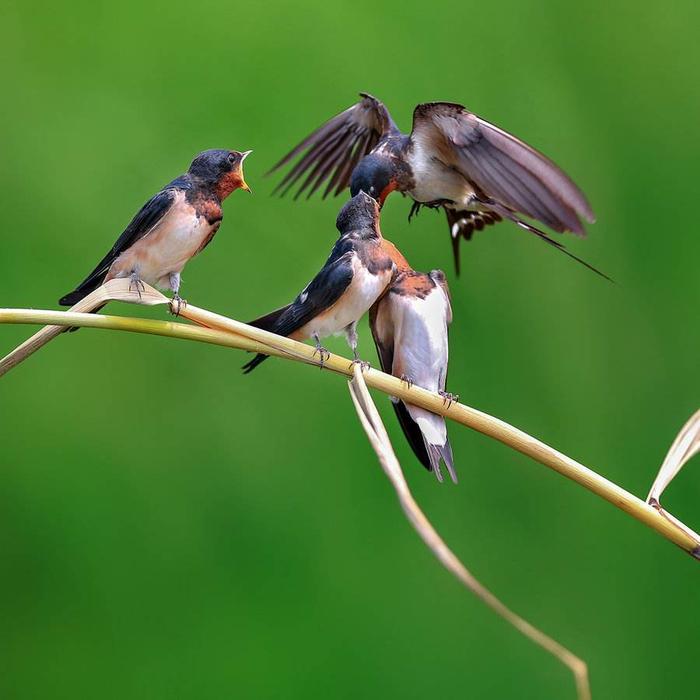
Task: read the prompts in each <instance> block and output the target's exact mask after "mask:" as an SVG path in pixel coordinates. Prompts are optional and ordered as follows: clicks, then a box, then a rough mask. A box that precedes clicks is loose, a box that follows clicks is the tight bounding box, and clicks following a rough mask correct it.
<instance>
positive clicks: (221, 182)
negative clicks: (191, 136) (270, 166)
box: [187, 148, 251, 199]
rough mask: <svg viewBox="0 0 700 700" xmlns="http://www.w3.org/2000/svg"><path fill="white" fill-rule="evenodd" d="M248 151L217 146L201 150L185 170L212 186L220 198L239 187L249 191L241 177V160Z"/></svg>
mask: <svg viewBox="0 0 700 700" xmlns="http://www.w3.org/2000/svg"><path fill="white" fill-rule="evenodd" d="M250 153H251V151H243V152H241V151H228V150H225V149H218V148H213V149H211V150H209V151H203V152H202V153H200V154H199V155H198V156H197V157H196V158H195V159H194V160H193V161H192V164H191V165H190V167H189V170H188V171H187V172H188V173H189V174H190V175H192V176H193V177H195V178H197V179H198V180H199V181H200V182H202V183H204V184H206V185H208V186H210V187H212V188H213V189H214V190H215V192H216V194H217V195H218V196H219V198H220V199H224V197H227V196H228V195H229V194H231V192H233V191H234V190H237V189H239V188H240V189H243V190H246V192H250V187H248V185H247V183H246V181H245V178H244V177H243V161H244V160H245V159H246V157H247V156H248V154H250Z"/></svg>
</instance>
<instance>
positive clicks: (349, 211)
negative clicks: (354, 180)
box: [335, 192, 379, 236]
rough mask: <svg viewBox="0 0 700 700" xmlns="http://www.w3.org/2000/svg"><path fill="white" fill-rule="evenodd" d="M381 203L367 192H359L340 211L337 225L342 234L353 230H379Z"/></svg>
mask: <svg viewBox="0 0 700 700" xmlns="http://www.w3.org/2000/svg"><path fill="white" fill-rule="evenodd" d="M378 221H379V204H378V202H377V201H376V200H375V199H374V198H372V197H370V196H369V195H368V194H366V193H365V192H359V193H358V194H356V195H355V196H354V197H353V198H352V199H351V200H350V201H349V202H346V203H345V205H344V206H343V208H342V209H341V210H340V212H339V213H338V218H337V219H336V221H335V226H336V228H337V229H338V231H339V233H340V235H341V236H342V235H344V234H346V233H350V232H352V231H363V230H371V231H375V232H376V231H377V230H378Z"/></svg>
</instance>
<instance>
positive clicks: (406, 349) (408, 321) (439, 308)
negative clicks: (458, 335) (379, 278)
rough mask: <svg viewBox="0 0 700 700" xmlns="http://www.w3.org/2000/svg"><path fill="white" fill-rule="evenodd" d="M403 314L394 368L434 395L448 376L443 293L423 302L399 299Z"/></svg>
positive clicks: (438, 292) (395, 340)
mask: <svg viewBox="0 0 700 700" xmlns="http://www.w3.org/2000/svg"><path fill="white" fill-rule="evenodd" d="M395 303H397V304H401V305H403V309H402V313H399V314H396V316H397V320H398V324H397V327H396V329H395V336H394V364H395V365H396V368H395V369H398V370H400V372H399V373H400V374H405V375H406V376H407V377H410V378H411V379H412V380H413V382H414V383H415V384H417V385H418V386H421V387H423V388H424V389H428V390H429V391H437V390H439V389H441V388H442V384H443V383H444V378H445V376H446V374H447V362H448V345H447V317H446V304H445V297H444V293H443V292H442V290H441V289H434V290H433V291H432V292H431V293H430V294H429V295H428V296H427V297H426V298H425V299H418V298H415V297H413V298H398V299H397V300H396V302H395Z"/></svg>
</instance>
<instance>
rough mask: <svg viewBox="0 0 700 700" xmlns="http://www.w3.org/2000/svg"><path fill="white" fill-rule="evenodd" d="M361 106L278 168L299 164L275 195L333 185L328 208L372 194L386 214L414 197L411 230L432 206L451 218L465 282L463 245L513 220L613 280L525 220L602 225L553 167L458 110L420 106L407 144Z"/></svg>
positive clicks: (556, 226) (368, 99) (374, 110)
mask: <svg viewBox="0 0 700 700" xmlns="http://www.w3.org/2000/svg"><path fill="white" fill-rule="evenodd" d="M360 96H361V97H362V99H361V100H360V101H359V102H358V103H357V104H355V105H353V106H352V107H349V108H348V109H346V110H345V111H344V112H341V113H340V114H338V115H337V116H335V117H333V118H332V119H330V120H329V121H328V122H326V123H325V124H323V125H322V126H321V127H319V128H318V129H316V131H314V132H313V133H311V134H310V135H309V136H307V137H306V138H305V139H304V140H303V141H302V142H301V143H299V144H298V145H297V146H295V147H294V148H293V149H292V150H291V151H290V152H289V153H288V154H287V155H286V156H284V158H282V160H280V161H279V162H278V163H277V164H276V165H275V166H273V168H272V170H271V171H270V172H273V171H275V170H277V169H278V168H281V167H282V166H284V165H285V164H287V163H288V162H290V161H291V160H293V159H295V158H296V159H297V161H296V163H295V164H294V165H293V167H292V168H291V169H290V170H289V172H287V174H286V175H285V177H284V178H283V179H282V181H281V182H280V184H279V185H278V187H277V188H276V190H275V191H278V190H281V191H282V194H285V193H286V192H287V191H288V190H289V189H290V188H291V187H292V186H294V184H295V183H296V182H297V181H299V180H300V178H302V176H305V178H304V180H303V181H302V183H301V186H300V187H299V189H298V191H297V193H296V195H295V199H296V198H297V197H299V196H300V195H301V194H303V193H304V192H307V190H308V192H307V198H308V197H310V196H311V195H312V194H313V193H314V192H315V191H316V190H317V189H318V188H319V187H320V186H321V185H322V184H323V183H324V182H327V184H326V188H325V190H324V193H323V196H324V198H325V197H326V196H328V194H330V193H331V192H334V194H335V195H338V194H339V193H340V192H342V191H343V190H344V189H345V188H346V187H348V185H349V186H350V192H351V194H352V195H355V194H357V192H359V191H360V190H364V191H365V192H367V193H368V194H370V195H372V196H373V197H374V198H375V199H377V200H378V201H379V204H380V206H382V205H383V204H384V201H385V199H386V198H387V197H388V196H389V194H390V193H391V192H393V191H398V192H401V193H402V194H405V195H408V196H409V197H410V198H411V199H412V200H413V206H412V207H411V212H410V214H409V220H410V219H411V216H412V215H413V214H416V213H418V211H419V210H420V208H421V207H423V206H425V207H429V208H442V209H443V210H444V211H445V214H446V215H447V224H448V226H449V231H450V239H451V241H452V250H453V254H454V261H455V268H456V270H457V274H459V268H460V259H459V245H460V240H461V239H462V238H464V239H465V240H469V239H470V238H471V237H472V234H473V233H474V231H476V230H479V231H480V230H481V229H483V228H484V227H485V226H489V225H491V224H494V223H496V222H498V221H501V220H502V219H509V220H510V221H513V222H514V223H516V224H517V225H518V226H520V227H522V228H524V229H526V230H527V231H530V232H531V233H534V234H535V235H537V236H538V237H539V238H541V239H542V240H544V241H546V242H547V243H549V244H550V245H552V246H554V247H556V248H558V249H559V250H561V251H562V252H563V253H565V254H566V255H569V256H570V257H572V258H574V259H575V260H577V261H578V262H580V263H581V264H583V265H585V266H586V267H589V268H591V269H592V270H593V271H594V272H596V273H598V274H600V275H602V276H603V277H606V275H604V274H603V273H601V272H600V271H598V270H596V269H595V268H592V267H591V266H590V265H589V264H588V263H586V262H585V261H583V260H581V259H579V258H577V257H576V256H575V255H573V254H572V253H570V252H569V251H568V250H566V249H565V248H564V247H563V246H562V244H561V243H559V242H558V241H555V240H554V239H552V238H551V237H550V236H548V235H547V234H546V233H545V232H544V231H541V230H540V229H538V228H536V227H535V226H533V225H532V224H530V223H528V222H527V221H525V220H524V219H523V218H521V217H522V216H526V217H528V218H530V219H535V220H537V221H539V222H541V223H542V224H544V225H546V226H548V227H549V228H551V229H553V230H554V231H557V232H559V233H563V232H564V231H572V232H573V233H575V234H578V235H580V236H584V235H585V230H584V227H583V224H582V222H581V219H586V220H587V221H590V222H593V221H594V220H595V217H594V215H593V211H592V209H591V207H590V204H589V203H588V201H587V200H586V197H585V195H584V194H583V193H582V192H581V190H580V189H579V188H578V187H577V186H576V185H575V184H574V183H573V181H572V180H571V179H570V178H569V177H568V175H566V174H565V173H564V172H563V171H562V170H561V169H560V168H559V167H557V166H556V165H555V164H554V163H553V162H552V161H551V160H549V158H547V157H546V156H544V155H543V154H541V153H539V152H538V151H536V150H535V149H534V148H532V147H531V146H528V145H527V144H526V143H524V142H523V141H520V139H518V138H516V137H515V136H512V135H511V134H509V133H507V132H506V131H503V130H502V129H500V128H498V127H497V126H494V125H493V124H490V123H489V122H487V121H486V120H484V119H481V118H480V117H478V116H477V115H476V114H473V113H472V112H469V111H468V110H467V109H466V108H465V107H463V106H462V105H459V104H453V103H450V102H427V103H424V104H419V105H418V106H417V107H416V108H415V110H414V112H413V128H412V130H411V133H410V134H404V133H402V132H401V131H400V130H399V128H398V127H397V126H396V124H395V123H394V120H393V119H392V118H391V115H390V114H389V111H388V110H387V108H386V107H385V106H384V105H383V104H382V103H381V102H380V101H379V100H377V99H376V98H374V97H372V96H371V95H368V94H366V93H360ZM608 279H609V278H608Z"/></svg>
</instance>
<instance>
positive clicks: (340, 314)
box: [300, 255, 392, 338]
mask: <svg viewBox="0 0 700 700" xmlns="http://www.w3.org/2000/svg"><path fill="white" fill-rule="evenodd" d="M352 268H353V278H352V282H351V283H350V286H349V287H348V289H347V290H346V291H345V293H344V294H343V295H342V296H341V297H340V299H339V300H338V301H337V302H336V303H335V304H334V305H333V306H332V307H330V309H328V310H327V311H326V312H324V313H322V314H319V316H318V317H317V318H315V319H314V320H313V321H310V322H309V323H307V324H306V326H305V327H304V328H303V329H301V332H300V335H301V336H302V337H307V338H310V337H311V336H313V335H314V334H316V335H318V336H319V338H325V337H327V336H329V335H338V334H340V333H342V332H343V330H344V329H345V328H347V326H349V325H350V324H351V323H355V322H356V321H359V320H360V319H361V318H362V317H363V316H364V315H365V314H366V313H367V311H369V308H370V306H372V304H374V302H375V301H377V299H378V298H379V297H380V296H381V294H382V292H383V291H384V290H385V289H386V287H387V285H388V284H389V282H390V280H391V276H392V270H391V269H389V270H386V271H383V272H380V273H379V274H376V275H373V274H371V273H370V272H369V271H368V270H367V268H366V267H365V266H364V265H363V264H362V263H361V262H360V260H359V258H358V257H357V255H354V256H353V258H352Z"/></svg>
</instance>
